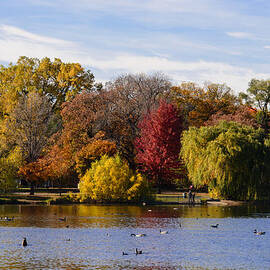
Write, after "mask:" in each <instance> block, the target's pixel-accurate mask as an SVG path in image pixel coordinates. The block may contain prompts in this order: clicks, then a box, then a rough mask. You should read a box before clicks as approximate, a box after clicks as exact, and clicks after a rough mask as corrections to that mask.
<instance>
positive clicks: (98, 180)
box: [79, 155, 149, 201]
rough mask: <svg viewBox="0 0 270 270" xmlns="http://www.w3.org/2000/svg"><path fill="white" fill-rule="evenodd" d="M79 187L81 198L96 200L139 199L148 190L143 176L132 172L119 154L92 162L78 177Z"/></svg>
mask: <svg viewBox="0 0 270 270" xmlns="http://www.w3.org/2000/svg"><path fill="white" fill-rule="evenodd" d="M79 189H80V193H81V197H82V198H83V199H87V198H91V199H92V200H97V201H131V200H140V199H141V198H142V197H143V196H146V194H148V192H149V188H148V186H147V183H146V180H145V178H143V177H142V176H141V175H140V174H138V173H133V172H132V170H131V169H130V168H129V166H128V164H127V162H125V161H122V160H121V158H120V157H119V155H116V156H114V157H108V156H102V157H101V159H100V160H99V161H96V162H94V163H93V164H92V167H91V168H90V169H89V170H88V171H87V172H86V174H85V175H84V176H83V177H82V178H81V179H80V183H79Z"/></svg>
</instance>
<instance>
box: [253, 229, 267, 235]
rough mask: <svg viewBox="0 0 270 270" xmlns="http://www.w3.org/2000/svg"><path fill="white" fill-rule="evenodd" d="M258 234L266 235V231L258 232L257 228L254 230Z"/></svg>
mask: <svg viewBox="0 0 270 270" xmlns="http://www.w3.org/2000/svg"><path fill="white" fill-rule="evenodd" d="M253 232H254V233H255V234H256V235H264V234H265V232H258V231H257V230H256V229H255V230H254V231H253Z"/></svg>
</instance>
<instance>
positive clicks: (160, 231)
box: [159, 230, 168, 234]
mask: <svg viewBox="0 0 270 270" xmlns="http://www.w3.org/2000/svg"><path fill="white" fill-rule="evenodd" d="M159 233H160V234H167V233H168V231H162V230H159Z"/></svg>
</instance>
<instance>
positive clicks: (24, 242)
mask: <svg viewBox="0 0 270 270" xmlns="http://www.w3.org/2000/svg"><path fill="white" fill-rule="evenodd" d="M22 246H23V247H26V246H27V241H26V237H24V238H23V240H22Z"/></svg>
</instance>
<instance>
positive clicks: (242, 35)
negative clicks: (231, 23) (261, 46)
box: [226, 32, 255, 39]
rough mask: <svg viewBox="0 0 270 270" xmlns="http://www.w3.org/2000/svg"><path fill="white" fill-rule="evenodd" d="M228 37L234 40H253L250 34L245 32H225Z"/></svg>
mask: <svg viewBox="0 0 270 270" xmlns="http://www.w3.org/2000/svg"><path fill="white" fill-rule="evenodd" d="M226 34H227V35H228V36H230V37H234V38H243V39H254V38H255V37H254V36H253V35H252V34H251V33H246V32H227V33H226Z"/></svg>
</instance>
